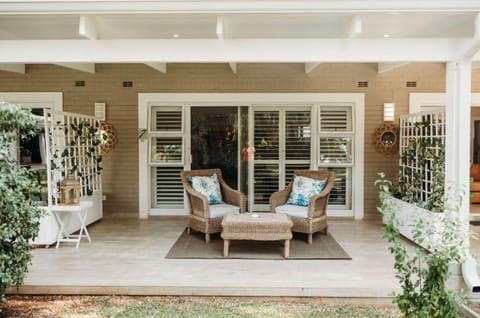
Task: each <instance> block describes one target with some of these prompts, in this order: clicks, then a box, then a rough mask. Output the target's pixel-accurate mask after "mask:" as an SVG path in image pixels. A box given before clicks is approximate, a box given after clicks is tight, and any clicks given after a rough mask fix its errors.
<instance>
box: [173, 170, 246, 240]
mask: <svg viewBox="0 0 480 318" xmlns="http://www.w3.org/2000/svg"><path fill="white" fill-rule="evenodd" d="M214 173H216V174H217V177H218V182H219V183H220V189H221V192H222V200H223V202H225V203H223V204H215V205H210V204H209V202H208V198H207V197H206V196H204V195H202V194H200V193H199V192H197V191H195V190H194V189H193V188H192V186H191V185H190V182H188V179H187V177H188V176H191V177H195V176H211V175H213V174H214ZM180 176H181V178H182V183H183V187H184V188H185V192H186V193H187V198H188V206H189V210H190V214H189V218H188V219H189V222H188V228H187V231H188V233H189V234H190V231H191V229H194V230H196V231H199V232H202V233H205V242H206V243H208V242H210V234H212V233H219V232H221V231H222V225H221V223H222V220H223V216H224V215H226V214H230V213H238V212H240V213H244V212H245V211H246V206H247V198H246V196H245V194H243V193H242V192H240V191H237V190H234V189H232V188H230V187H229V186H228V184H226V183H225V181H224V180H223V178H222V171H221V170H220V169H202V170H191V171H181V172H180Z"/></svg>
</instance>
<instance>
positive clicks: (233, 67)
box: [228, 62, 237, 74]
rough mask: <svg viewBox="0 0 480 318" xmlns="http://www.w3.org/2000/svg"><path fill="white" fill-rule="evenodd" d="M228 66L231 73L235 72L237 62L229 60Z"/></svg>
mask: <svg viewBox="0 0 480 318" xmlns="http://www.w3.org/2000/svg"><path fill="white" fill-rule="evenodd" d="M228 66H230V69H231V70H232V73H233V74H237V63H233V62H229V63H228Z"/></svg>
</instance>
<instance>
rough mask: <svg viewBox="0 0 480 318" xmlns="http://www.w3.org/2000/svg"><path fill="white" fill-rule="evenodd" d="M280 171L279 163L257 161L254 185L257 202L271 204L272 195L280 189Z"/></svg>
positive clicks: (255, 201) (255, 200)
mask: <svg viewBox="0 0 480 318" xmlns="http://www.w3.org/2000/svg"><path fill="white" fill-rule="evenodd" d="M278 172H279V171H278V163H275V164H261V163H255V172H254V173H255V181H254V185H253V190H254V196H255V197H254V203H255V204H269V200H270V195H271V194H272V193H273V192H275V191H278Z"/></svg>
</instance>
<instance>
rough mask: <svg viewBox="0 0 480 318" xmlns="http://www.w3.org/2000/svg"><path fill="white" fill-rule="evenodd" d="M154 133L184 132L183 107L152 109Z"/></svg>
mask: <svg viewBox="0 0 480 318" xmlns="http://www.w3.org/2000/svg"><path fill="white" fill-rule="evenodd" d="M151 130H154V131H168V132H174V131H177V132H179V131H182V108H181V107H152V129H151Z"/></svg>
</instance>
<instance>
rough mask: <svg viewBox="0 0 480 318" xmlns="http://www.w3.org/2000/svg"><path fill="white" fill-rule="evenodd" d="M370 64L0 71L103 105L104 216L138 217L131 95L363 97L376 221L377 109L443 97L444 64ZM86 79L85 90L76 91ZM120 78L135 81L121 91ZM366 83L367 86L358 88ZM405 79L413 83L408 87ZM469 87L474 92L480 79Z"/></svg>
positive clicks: (73, 106)
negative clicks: (385, 68) (107, 148)
mask: <svg viewBox="0 0 480 318" xmlns="http://www.w3.org/2000/svg"><path fill="white" fill-rule="evenodd" d="M376 69H377V65H376V64H373V63H372V64H341V63H338V64H320V65H319V66H318V67H317V68H316V69H315V70H314V71H312V72H311V73H309V74H305V72H304V65H303V64H300V63H299V64H238V69H237V70H238V72H237V74H232V72H231V71H230V69H229V67H228V65H227V64H169V65H168V73H167V74H162V73H159V72H157V71H155V70H152V69H150V68H149V67H147V66H145V65H143V64H97V65H96V73H95V74H87V73H82V72H78V71H74V70H70V69H66V68H62V67H59V66H54V65H40V64H37V65H28V66H27V73H26V74H25V75H21V74H14V73H9V72H1V71H0V91H4V92H15V91H25V92H27V91H54V92H57V91H60V92H63V93H64V108H65V110H66V111H72V112H78V113H84V114H90V115H91V114H93V103H94V102H96V101H104V102H106V103H107V117H108V121H109V122H110V123H111V124H113V126H114V127H115V128H116V130H117V134H118V144H117V146H116V148H115V149H114V150H113V151H111V152H110V153H108V154H106V155H105V159H104V177H103V180H104V185H103V186H104V192H105V194H106V195H107V197H108V200H107V201H106V202H105V209H104V210H105V214H106V215H131V216H136V215H137V213H138V140H137V132H138V131H137V129H138V125H137V123H138V116H137V94H138V93H140V92H142V93H145V92H170V93H173V92H178V93H181V92H185V93H187V92H188V93H195V92H198V93H200V92H202V93H205V92H212V93H213V92H216V93H220V92H221V93H227V92H229V93H250V92H256V93H280V92H289V93H307V92H308V93H325V92H344V93H365V96H366V97H365V99H366V100H365V103H366V109H365V118H366V125H365V181H364V186H365V215H366V217H367V218H374V217H378V213H377V212H376V208H375V207H376V205H377V194H376V190H375V189H374V187H373V181H374V180H375V179H376V178H377V172H379V171H384V172H385V173H387V175H388V176H389V177H391V178H394V177H395V176H396V169H397V168H396V166H397V156H388V155H383V154H380V153H378V152H376V151H375V148H374V147H373V142H372V140H373V132H374V129H375V128H376V127H377V126H378V125H380V124H382V122H383V119H382V118H383V103H384V102H395V103H396V116H397V117H398V115H399V114H403V113H407V112H408V97H409V93H410V92H441V91H444V87H445V67H444V65H443V64H439V63H432V64H423V63H412V64H408V65H406V66H403V67H401V68H399V69H396V70H392V71H390V72H387V73H384V74H377V72H376ZM75 80H84V81H85V84H86V86H85V87H75V86H74V81H75ZM124 80H130V81H133V87H132V88H123V87H122V82H123V81H124ZM358 81H368V82H369V85H368V88H357V87H356V86H357V82H358ZM406 81H417V87H416V88H406V87H405V82H406ZM473 88H474V89H476V90H480V81H478V82H477V81H474V83H473Z"/></svg>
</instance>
